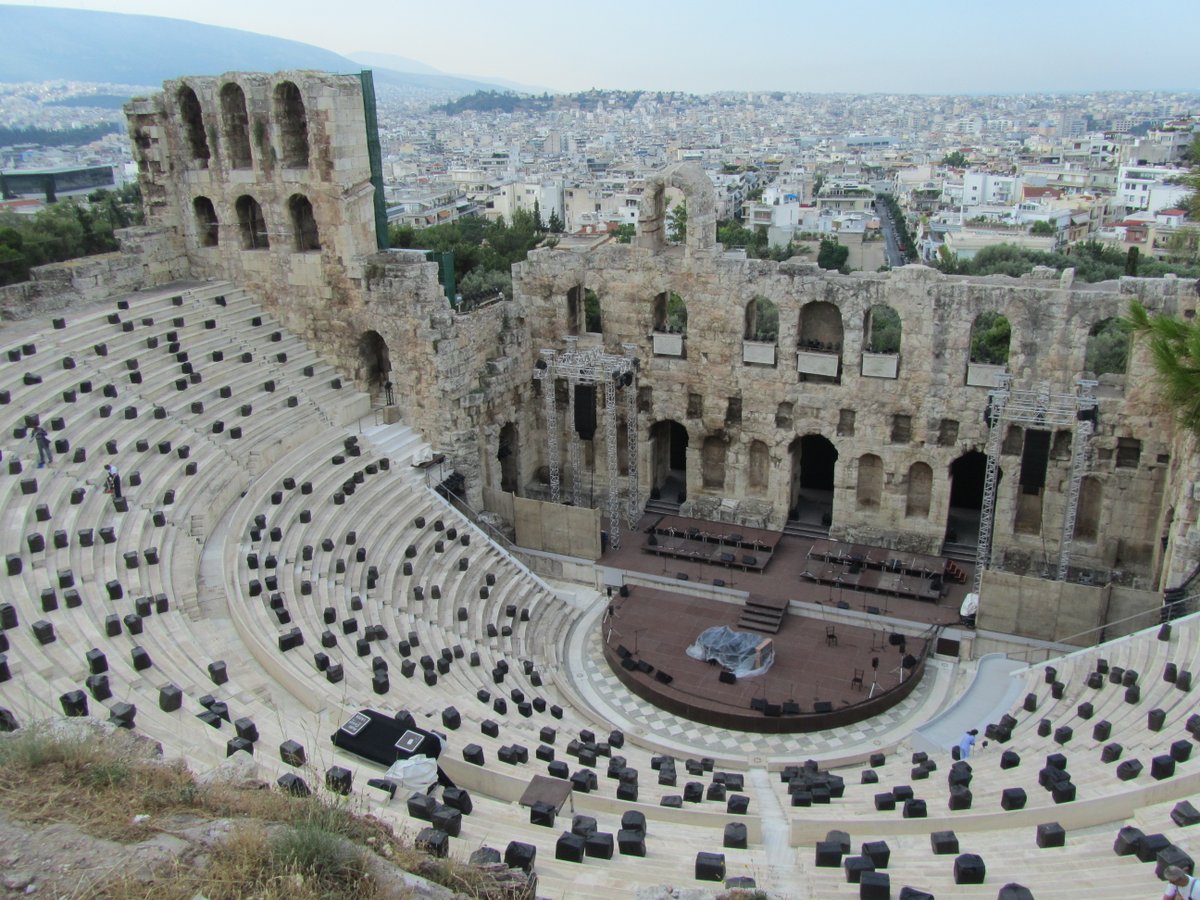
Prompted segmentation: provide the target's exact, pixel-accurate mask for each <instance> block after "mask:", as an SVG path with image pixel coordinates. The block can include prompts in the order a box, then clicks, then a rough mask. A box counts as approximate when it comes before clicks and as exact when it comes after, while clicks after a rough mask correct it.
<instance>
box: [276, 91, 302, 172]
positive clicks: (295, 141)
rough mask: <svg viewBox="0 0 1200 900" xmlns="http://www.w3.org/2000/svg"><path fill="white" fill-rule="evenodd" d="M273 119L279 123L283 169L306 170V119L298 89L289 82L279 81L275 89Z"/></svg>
mask: <svg viewBox="0 0 1200 900" xmlns="http://www.w3.org/2000/svg"><path fill="white" fill-rule="evenodd" d="M275 117H276V119H278V121H279V135H280V138H281V141H282V144H283V147H282V149H283V166H284V168H286V169H306V168H308V117H307V116H306V115H305V112H304V98H303V97H301V96H300V88H298V87H296V85H295V84H293V83H292V82H290V81H281V82H280V83H279V84H278V85H276V87H275Z"/></svg>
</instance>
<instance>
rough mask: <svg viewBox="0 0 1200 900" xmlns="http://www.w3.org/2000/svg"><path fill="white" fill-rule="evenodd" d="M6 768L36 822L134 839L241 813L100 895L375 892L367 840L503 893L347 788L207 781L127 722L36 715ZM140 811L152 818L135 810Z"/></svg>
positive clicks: (9, 808)
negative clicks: (87, 724)
mask: <svg viewBox="0 0 1200 900" xmlns="http://www.w3.org/2000/svg"><path fill="white" fill-rule="evenodd" d="M0 771H3V772H4V773H5V777H4V778H3V779H0V809H2V810H4V811H5V812H6V813H7V814H8V815H10V816H11V817H13V818H14V819H18V820H20V821H23V822H26V823H29V824H31V825H48V824H51V823H58V822H67V823H71V824H74V825H76V826H77V827H79V828H80V829H81V830H82V831H84V832H85V833H87V834H90V835H92V836H94V837H97V838H105V839H108V840H113V841H118V842H122V843H132V842H137V841H142V840H145V839H147V838H150V837H152V836H153V835H155V834H156V833H158V832H160V831H163V830H169V826H166V825H165V823H168V822H170V821H171V820H172V818H173V817H174V818H175V820H176V821H189V822H192V823H194V822H195V821H197V820H205V819H229V820H233V821H235V822H240V823H242V824H241V825H240V827H237V828H236V829H235V830H234V831H233V833H232V834H231V835H229V836H228V837H227V838H225V839H223V840H221V841H220V842H219V843H216V844H214V845H213V846H211V847H209V848H203V847H197V848H196V852H194V853H191V854H184V855H183V856H182V857H181V858H180V859H179V861H178V862H176V863H175V864H174V866H173V870H172V871H169V872H163V873H160V874H159V875H158V876H157V877H155V879H154V880H153V881H152V882H145V881H142V880H139V879H138V878H136V877H132V876H129V877H121V878H117V879H110V880H108V881H106V882H104V883H103V884H101V885H98V886H96V887H94V888H93V889H92V891H91V892H90V893H89V894H87V896H89V897H96V898H106V900H109V898H111V900H134V898H147V900H148V898H151V897H153V898H156V900H157V898H166V900H174V898H179V900H191V898H193V897H196V896H203V897H207V898H209V900H225V898H228V900H235V898H241V897H248V896H249V897H255V898H263V900H271V898H280V900H282V898H285V897H286V898H288V900H292V898H295V900H309V898H313V900H315V898H328V897H348V898H349V897H353V898H355V900H371V898H373V897H376V896H379V887H378V885H376V884H375V883H374V881H373V880H372V878H371V877H370V876H369V875H368V874H367V872H368V871H369V868H370V867H369V866H368V865H367V855H366V849H364V848H369V849H370V850H373V851H374V852H375V853H376V854H377V855H378V856H379V857H381V858H383V859H385V860H387V861H388V862H390V863H391V864H393V865H395V866H396V867H397V868H400V869H404V870H406V871H410V872H415V873H417V874H419V875H421V876H422V877H424V878H426V879H428V880H430V881H433V882H436V883H438V884H442V885H445V886H446V887H449V888H451V889H452V890H455V891H457V892H460V893H462V894H466V895H468V896H474V897H488V896H491V894H492V891H491V888H492V887H493V885H492V884H490V883H489V880H488V877H487V875H486V874H485V873H484V872H482V871H481V870H479V869H476V868H475V867H472V866H468V865H464V864H462V863H459V862H456V861H453V860H438V859H433V858H431V857H429V856H428V855H427V854H425V853H424V852H422V851H419V850H417V849H416V848H415V847H413V846H411V845H410V844H408V843H407V842H405V841H402V840H400V839H399V838H398V837H396V835H395V833H394V832H393V830H392V828H391V826H390V825H388V824H386V823H384V822H381V821H380V820H378V819H376V818H374V817H371V816H366V815H358V814H356V813H355V812H354V811H352V810H351V809H350V808H349V805H348V801H347V799H346V798H344V797H338V796H336V795H332V794H324V793H318V794H315V795H314V796H312V797H307V798H301V797H295V796H292V795H290V794H285V793H282V792H278V791H270V790H257V789H248V788H238V787H235V786H231V785H227V784H210V785H204V786H201V785H198V784H197V783H196V780H195V778H194V777H193V776H192V774H191V773H190V772H189V771H188V770H187V769H186V768H185V767H183V766H182V765H181V764H170V763H166V762H163V761H162V760H161V759H158V758H156V757H155V755H154V753H153V750H152V749H151V748H150V747H148V746H147V745H146V744H145V743H144V742H139V741H137V740H136V739H135V738H134V737H132V736H130V735H128V734H126V733H124V732H118V733H116V734H114V735H111V736H107V737H99V736H97V735H96V734H93V733H89V732H87V731H86V730H75V729H67V730H63V729H55V728H53V727H48V726H45V725H33V726H29V727H26V728H23V729H21V731H19V732H17V733H16V734H13V735H8V736H5V738H4V739H3V740H0ZM314 781H316V783H318V784H319V779H314ZM139 815H145V816H146V819H145V820H144V821H140V822H137V821H135V818H134V817H135V816H139ZM389 895H390V896H394V893H393V892H389Z"/></svg>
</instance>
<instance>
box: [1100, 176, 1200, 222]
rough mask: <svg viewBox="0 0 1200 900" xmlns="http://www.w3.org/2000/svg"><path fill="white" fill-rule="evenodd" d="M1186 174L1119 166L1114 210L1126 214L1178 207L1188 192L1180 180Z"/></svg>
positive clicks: (1187, 188) (1188, 189) (1189, 189)
mask: <svg viewBox="0 0 1200 900" xmlns="http://www.w3.org/2000/svg"><path fill="white" fill-rule="evenodd" d="M1186 174H1187V170H1186V169H1179V168H1175V167H1173V166H1121V167H1120V169H1118V170H1117V192H1116V193H1117V197H1116V200H1117V208H1118V209H1123V210H1124V212H1125V214H1126V215H1128V214H1129V213H1133V212H1139V211H1144V212H1150V213H1156V212H1158V211H1159V210H1160V209H1169V208H1170V207H1173V206H1179V205H1180V204H1181V203H1183V200H1184V198H1185V197H1187V195H1188V194H1190V193H1191V188H1189V187H1188V186H1187V185H1186V184H1183V183H1182V181H1181V179H1182V177H1183V176H1184V175H1186Z"/></svg>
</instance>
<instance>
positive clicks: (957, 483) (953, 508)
mask: <svg viewBox="0 0 1200 900" xmlns="http://www.w3.org/2000/svg"><path fill="white" fill-rule="evenodd" d="M986 477H987V454H986V453H982V452H980V451H979V450H968V451H967V452H966V453H964V454H963V455H962V456H960V457H959V458H958V459H956V460H954V462H952V463H950V509H949V511H948V512H947V513H946V543H947V544H957V545H959V546H961V547H968V548H975V547H978V546H979V514H980V511H981V510H982V509H983V482H984V479H985V478H986ZM1001 477H1003V476H1002V473H1001V472H1000V471H999V470H997V472H996V486H997V487H999V486H1000V479H1001Z"/></svg>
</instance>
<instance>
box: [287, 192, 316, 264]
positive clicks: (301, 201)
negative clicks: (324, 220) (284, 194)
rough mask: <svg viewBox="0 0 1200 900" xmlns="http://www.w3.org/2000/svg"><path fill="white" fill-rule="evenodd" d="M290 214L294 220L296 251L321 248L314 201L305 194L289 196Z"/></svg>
mask: <svg viewBox="0 0 1200 900" xmlns="http://www.w3.org/2000/svg"><path fill="white" fill-rule="evenodd" d="M288 215H289V216H290V217H291V220H292V244H293V247H294V248H295V250H296V252H297V253H304V252H306V251H308V250H320V249H321V240H320V236H319V235H318V234H317V220H316V219H315V218H313V208H312V203H311V202H309V199H308V198H307V197H305V196H304V195H303V194H292V196H291V197H289V198H288Z"/></svg>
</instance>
